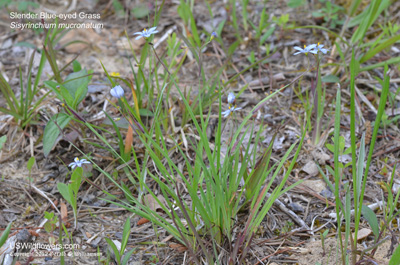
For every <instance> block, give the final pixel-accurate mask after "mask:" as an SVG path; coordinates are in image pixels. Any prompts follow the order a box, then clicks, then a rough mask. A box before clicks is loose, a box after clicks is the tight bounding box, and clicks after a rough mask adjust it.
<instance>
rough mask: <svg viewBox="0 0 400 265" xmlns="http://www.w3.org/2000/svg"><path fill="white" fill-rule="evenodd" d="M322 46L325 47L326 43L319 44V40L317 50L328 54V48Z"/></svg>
mask: <svg viewBox="0 0 400 265" xmlns="http://www.w3.org/2000/svg"><path fill="white" fill-rule="evenodd" d="M322 47H324V45H322V44H319V42H318V45H317V47H315V49H316V50H317V51H320V52H322V53H323V54H326V53H327V52H328V49H325V48H322Z"/></svg>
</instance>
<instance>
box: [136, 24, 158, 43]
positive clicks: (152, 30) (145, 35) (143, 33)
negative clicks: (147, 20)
mask: <svg viewBox="0 0 400 265" xmlns="http://www.w3.org/2000/svg"><path fill="white" fill-rule="evenodd" d="M156 28H157V27H153V28H150V29H149V30H147V29H144V30H143V31H139V32H136V33H133V35H139V36H137V37H136V38H135V39H136V40H138V39H140V38H141V37H143V38H145V39H147V38H148V37H150V36H151V35H152V34H156V33H157V32H158V30H156Z"/></svg>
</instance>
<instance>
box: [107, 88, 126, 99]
mask: <svg viewBox="0 0 400 265" xmlns="http://www.w3.org/2000/svg"><path fill="white" fill-rule="evenodd" d="M110 93H111V96H113V97H115V98H121V97H123V96H124V89H123V88H122V87H121V86H120V85H118V86H115V87H113V88H112V89H111V90H110Z"/></svg>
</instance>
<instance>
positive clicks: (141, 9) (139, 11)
mask: <svg viewBox="0 0 400 265" xmlns="http://www.w3.org/2000/svg"><path fill="white" fill-rule="evenodd" d="M131 13H132V14H133V16H134V17H135V18H137V19H140V18H144V17H146V16H147V15H148V14H149V13H150V9H149V8H148V7H147V5H145V4H139V5H137V6H135V7H134V8H132V10H131Z"/></svg>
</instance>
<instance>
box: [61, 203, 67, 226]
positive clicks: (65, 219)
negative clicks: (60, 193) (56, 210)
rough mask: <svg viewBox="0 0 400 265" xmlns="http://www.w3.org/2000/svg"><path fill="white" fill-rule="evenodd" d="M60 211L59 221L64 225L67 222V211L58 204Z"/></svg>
mask: <svg viewBox="0 0 400 265" xmlns="http://www.w3.org/2000/svg"><path fill="white" fill-rule="evenodd" d="M60 210H61V220H62V222H63V223H64V224H66V223H67V220H68V209H67V205H66V204H65V203H63V202H61V203H60Z"/></svg>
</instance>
